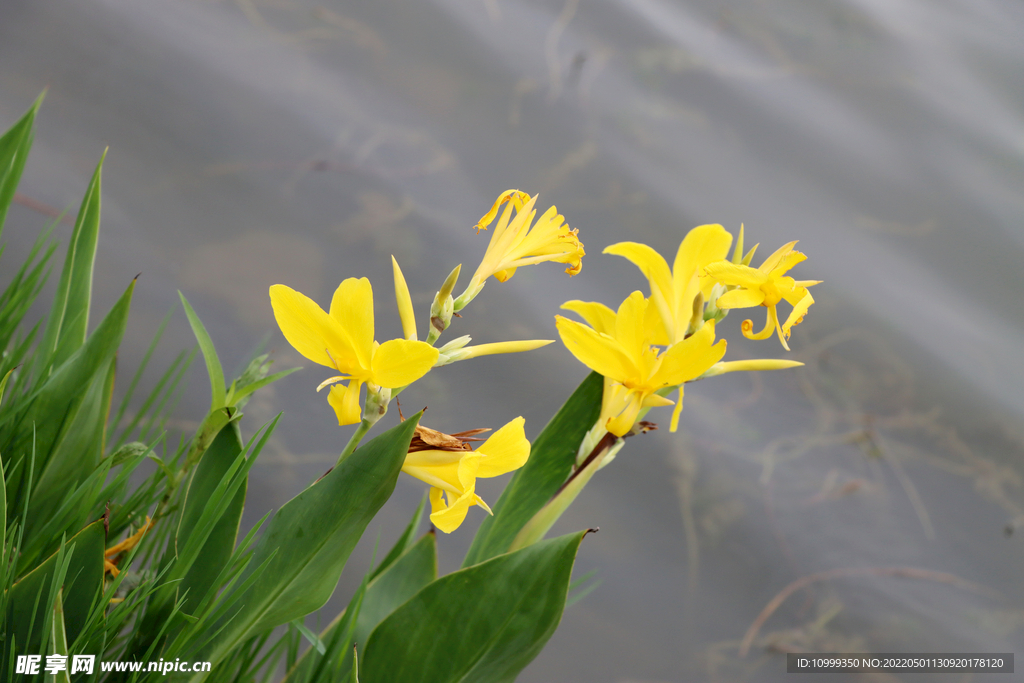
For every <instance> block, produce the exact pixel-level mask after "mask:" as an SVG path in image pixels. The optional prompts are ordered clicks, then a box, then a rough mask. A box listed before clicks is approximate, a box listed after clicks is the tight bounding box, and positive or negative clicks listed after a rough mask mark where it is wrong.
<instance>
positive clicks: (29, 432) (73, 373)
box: [0, 280, 135, 505]
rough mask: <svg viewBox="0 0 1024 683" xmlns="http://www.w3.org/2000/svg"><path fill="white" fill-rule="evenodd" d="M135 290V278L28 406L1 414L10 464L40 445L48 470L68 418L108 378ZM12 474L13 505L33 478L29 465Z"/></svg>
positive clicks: (39, 456)
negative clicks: (97, 379) (93, 385)
mask: <svg viewBox="0 0 1024 683" xmlns="http://www.w3.org/2000/svg"><path fill="white" fill-rule="evenodd" d="M134 289H135V281H134V280H133V281H132V284H131V285H130V286H129V287H128V289H127V290H126V291H125V293H124V294H123V295H122V296H121V298H120V300H118V302H117V303H116V304H115V305H114V307H113V308H112V309H111V311H110V313H108V314H107V316H106V318H104V319H103V321H102V322H101V323H100V324H99V326H98V327H97V328H96V330H95V331H93V333H92V334H91V335H90V336H89V338H88V339H87V340H86V342H85V344H84V345H82V346H81V348H79V349H78V350H77V351H76V352H75V353H74V354H72V355H71V357H70V358H68V359H67V361H66V362H65V363H64V364H63V365H61V366H60V367H58V368H56V369H55V370H54V371H53V373H52V374H51V375H50V376H49V377H48V378H47V379H46V380H45V381H44V382H43V384H42V386H40V387H39V388H38V389H36V390H35V391H33V392H32V393H30V394H29V395H28V396H27V397H25V398H24V399H23V400H22V401H21V402H20V403H19V406H27V407H24V408H22V409H21V410H18V411H11V410H8V411H5V414H4V415H3V417H2V418H0V434H6V435H8V438H7V439H5V442H4V443H0V451H3V452H4V454H5V456H4V457H5V458H6V459H7V461H8V462H11V461H12V460H17V459H19V458H23V459H24V461H25V462H27V460H28V455H29V453H30V452H31V451H32V449H33V448H35V451H36V470H37V471H42V470H44V469H45V467H46V464H47V462H48V461H49V459H50V456H51V454H52V453H53V450H54V447H55V446H56V445H57V444H58V442H59V441H60V439H61V438H62V437H63V435H64V433H65V432H66V430H67V428H68V422H67V420H68V418H70V417H71V416H73V415H74V413H75V411H76V410H77V407H78V405H79V403H80V402H81V401H82V400H83V397H84V394H85V393H86V392H87V390H88V388H89V386H90V384H91V383H92V382H93V380H94V378H95V377H96V376H97V375H100V376H102V377H106V376H107V372H108V370H109V363H110V362H111V360H112V359H113V358H114V356H115V355H116V353H117V348H118V346H119V345H120V343H121V337H122V336H123V335H124V330H125V325H126V324H127V321H128V310H129V308H130V307H131V300H132V292H133V291H134ZM8 476H9V477H10V478H11V479H13V480H14V481H8V490H7V493H8V505H17V504H18V503H20V502H21V501H22V500H23V498H24V496H25V495H26V492H25V491H23V490H22V488H23V484H24V483H25V481H24V480H25V479H26V477H27V474H26V471H25V468H24V467H22V468H21V469H20V470H19V472H18V473H17V474H16V475H11V474H9V475H8Z"/></svg>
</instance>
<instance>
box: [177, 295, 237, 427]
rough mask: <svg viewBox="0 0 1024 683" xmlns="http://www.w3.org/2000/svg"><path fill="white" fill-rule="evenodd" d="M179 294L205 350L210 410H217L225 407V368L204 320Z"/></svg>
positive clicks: (200, 343)
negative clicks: (208, 377)
mask: <svg viewBox="0 0 1024 683" xmlns="http://www.w3.org/2000/svg"><path fill="white" fill-rule="evenodd" d="M178 296H179V297H181V304H182V306H184V307H185V315H187V316H188V324H189V325H191V326H192V333H193V334H194V335H195V336H196V341H197V342H199V350H200V351H202V352H203V359H204V360H205V361H206V372H207V373H208V374H209V375H210V394H211V396H210V410H211V411H213V410H217V409H218V408H222V407H224V397H225V396H226V389H225V387H224V370H223V369H222V368H221V364H220V358H218V357H217V349H216V348H215V347H214V345H213V340H211V339H210V335H209V333H208V332H207V331H206V327H205V326H204V325H203V321H202V320H200V319H199V316H198V315H196V312H195V311H194V310H192V305H191V304H189V302H188V299H186V298H185V295H184V294H182V293H181V292H178Z"/></svg>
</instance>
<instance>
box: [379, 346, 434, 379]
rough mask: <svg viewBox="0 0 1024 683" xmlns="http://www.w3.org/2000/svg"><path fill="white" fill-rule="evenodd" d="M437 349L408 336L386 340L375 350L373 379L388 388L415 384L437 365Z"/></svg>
mask: <svg viewBox="0 0 1024 683" xmlns="http://www.w3.org/2000/svg"><path fill="white" fill-rule="evenodd" d="M437 354H438V352H437V349H435V348H434V347H432V346H431V345H430V344H427V343H426V342H421V341H412V340H409V339H392V340H390V341H386V342H384V343H383V344H381V345H380V346H378V347H377V349H376V350H375V351H374V352H373V361H372V363H371V365H370V367H371V371H372V374H371V376H372V378H373V379H372V381H373V383H374V384H379V385H380V386H382V387H387V388H388V389H394V388H396V387H404V386H405V385H406V384H412V383H413V382H415V381H416V380H418V379H419V378H420V377H422V376H423V375H425V374H427V373H428V372H429V371H430V368H432V367H434V363H435V362H437Z"/></svg>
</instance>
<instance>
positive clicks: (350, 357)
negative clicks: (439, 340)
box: [270, 278, 437, 425]
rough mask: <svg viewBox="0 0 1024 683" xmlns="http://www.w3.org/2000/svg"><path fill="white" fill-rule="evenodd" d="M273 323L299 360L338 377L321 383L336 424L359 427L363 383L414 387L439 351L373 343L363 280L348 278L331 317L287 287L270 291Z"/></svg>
mask: <svg viewBox="0 0 1024 683" xmlns="http://www.w3.org/2000/svg"><path fill="white" fill-rule="evenodd" d="M270 302H271V304H272V305H273V307H274V317H275V318H276V319H277V324H278V326H280V328H281V332H283V333H284V337H285V339H287V340H288V343H289V344H291V345H292V346H294V347H295V350H296V351H298V352H299V353H301V354H302V355H303V356H305V357H306V358H308V359H309V360H311V361H313V362H314V363H319V364H320V365H326V366H327V367H329V368H333V369H335V370H337V371H338V372H340V373H341V374H340V375H337V376H335V377H331V378H330V379H327V380H325V381H324V382H322V383H321V384H320V386H319V387H317V391H319V390H320V389H322V388H324V387H325V386H327V385H329V384H334V383H336V382H345V381H347V382H348V386H346V387H342V386H338V385H335V386H332V387H331V393H330V395H329V396H328V397H327V399H328V402H329V403H330V404H331V407H333V408H334V412H335V413H336V414H337V416H338V424H339V425H346V424H353V423H356V422H359V419H360V408H359V391H360V389H361V388H362V386H363V384H364V383H369V384H372V385H376V386H378V387H385V388H388V389H393V388H396V387H404V386H405V385H407V384H411V383H412V382H415V381H416V380H418V379H419V378H420V377H422V376H423V375H425V374H427V372H428V371H429V370H430V368H432V367H433V366H434V363H435V362H436V361H437V349H435V348H433V347H432V346H430V345H429V344H427V343H425V342H421V341H415V340H412V339H392V340H390V341H386V342H384V343H383V344H378V343H377V342H376V341H374V339H373V288H372V287H371V285H370V281H369V280H367V279H366V278H359V279H356V278H348V279H347V280H345V281H343V282H342V283H341V284H340V285H338V289H337V290H336V291H335V292H334V297H333V298H332V299H331V310H330V313H329V314H328V313H325V312H324V310H323V309H322V308H320V306H318V305H317V304H316V302H315V301H313V300H312V299H310V298H309V297H307V296H306V295H304V294H301V293H300V292H296V291H295V290H294V289H292V288H291V287H287V286H285V285H274V286H272V287H271V288H270Z"/></svg>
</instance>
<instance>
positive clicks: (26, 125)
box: [0, 93, 45, 234]
mask: <svg viewBox="0 0 1024 683" xmlns="http://www.w3.org/2000/svg"><path fill="white" fill-rule="evenodd" d="M44 94H45V93H44ZM42 101H43V95H40V96H39V97H38V98H36V101H35V102H33V103H32V106H31V107H29V110H28V111H27V112H25V115H24V116H22V117H21V119H19V120H18V122H17V123H15V124H14V125H13V126H11V128H10V129H9V130H8V131H7V132H6V133H4V134H3V136H0V234H3V229H4V220H5V219H6V218H7V209H8V208H9V207H10V206H11V202H12V201H13V200H14V191H15V190H17V189H18V181H20V180H21V172H22V171H23V170H24V169H25V160H26V159H28V151H29V149H31V147H32V136H33V127H34V125H35V121H36V112H37V111H39V105H40V104H42Z"/></svg>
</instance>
